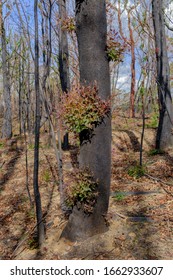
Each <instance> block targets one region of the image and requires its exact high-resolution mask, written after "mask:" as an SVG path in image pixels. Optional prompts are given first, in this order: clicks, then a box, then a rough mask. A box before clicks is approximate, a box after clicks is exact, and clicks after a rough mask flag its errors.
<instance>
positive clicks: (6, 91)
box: [0, 1, 12, 139]
mask: <svg viewBox="0 0 173 280" xmlns="http://www.w3.org/2000/svg"><path fill="white" fill-rule="evenodd" d="M2 5H3V4H2V1H1V2H0V21H1V46H2V76H3V99H4V116H3V126H2V138H7V139H8V138H11V137H12V112H11V93H10V79H9V78H10V77H9V71H8V61H7V46H6V34H5V27H4V20H3V12H2Z"/></svg>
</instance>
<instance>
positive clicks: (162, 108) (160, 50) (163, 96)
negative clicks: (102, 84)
mask: <svg viewBox="0 0 173 280" xmlns="http://www.w3.org/2000/svg"><path fill="white" fill-rule="evenodd" d="M162 2H163V1H162V0H153V1H152V13H153V24H154V31H155V46H156V59H157V87H158V97H159V114H160V115H159V126H158V130H157V135H156V149H165V148H168V147H169V146H172V145H173V134H172V127H173V126H172V124H173V106H172V97H171V92H170V74H169V62H168V55H167V46H166V35H165V26H164V15H163V3H162Z"/></svg>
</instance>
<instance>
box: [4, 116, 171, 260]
mask: <svg viewBox="0 0 173 280" xmlns="http://www.w3.org/2000/svg"><path fill="white" fill-rule="evenodd" d="M141 124H142V121H141V120H140V119H137V118H136V119H128V118H125V117H124V116H118V117H116V118H115V119H114V120H113V125H112V128H113V131H112V181H111V196H110V205H109V212H108V214H107V223H108V224H109V226H108V231H107V232H106V233H104V234H99V236H98V235H97V236H93V237H90V238H88V239H87V240H84V241H82V242H75V243H72V242H69V241H68V240H65V239H63V238H60V235H61V232H62V230H63V228H64V226H65V225H66V223H67V219H66V218H65V217H64V216H63V214H62V212H61V209H60V197H59V192H58V169H57V164H56V160H55V155H54V150H53V148H52V147H51V146H49V145H48V144H49V139H48V137H47V136H46V135H45V134H42V135H41V149H40V174H39V184H40V192H41V197H42V208H43V213H44V221H45V226H46V240H45V242H44V245H43V246H42V248H40V249H38V248H36V242H35V224H36V220H35V213H34V210H33V208H32V207H31V206H30V201H29V198H28V192H27V188H26V187H27V180H26V146H25V141H24V138H23V137H19V136H18V137H14V139H13V140H14V141H12V142H10V143H7V142H5V141H4V142H3V141H0V224H1V227H0V259H6V260H7V259H48V260H51V259H52V260H53V259H60V260H61V259H94V260H96V259H107V260H109V259H110V260H113V259H117V260H120V259H123V260H138V259H142V260H152V259H156V260H157V259H173V212H172V209H173V199H172V197H173V177H172V174H173V164H172V162H173V151H171V150H168V151H166V152H164V153H161V154H156V155H151V152H150V151H154V150H153V149H154V139H155V129H152V128H146V129H145V136H144V145H143V166H144V168H143V169H144V174H143V176H141V177H138V176H136V177H135V176H132V174H131V172H130V170H132V167H134V166H137V165H138V163H139V150H140V138H141V130H142V127H141ZM72 144H75V143H72ZM77 150H78V148H77V147H76V146H75V145H72V146H71V148H70V149H69V151H64V152H63V171H64V178H65V183H66V184H70V181H71V180H72V179H71V172H72V171H73V168H74V167H75V165H76V159H77ZM27 152H28V173H29V177H28V183H29V189H30V193H31V197H32V200H33V190H32V180H33V176H32V174H33V156H34V151H33V145H31V144H28V145H27Z"/></svg>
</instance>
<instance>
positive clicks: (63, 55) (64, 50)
mask: <svg viewBox="0 0 173 280" xmlns="http://www.w3.org/2000/svg"><path fill="white" fill-rule="evenodd" d="M59 16H60V20H61V26H60V33H59V73H60V81H61V88H62V91H63V92H64V93H67V92H68V90H69V89H70V76H69V52H68V39H67V31H66V30H63V29H62V21H63V20H65V19H66V0H59ZM68 146H69V140H68V133H66V134H65V135H64V141H63V149H64V150H67V149H68Z"/></svg>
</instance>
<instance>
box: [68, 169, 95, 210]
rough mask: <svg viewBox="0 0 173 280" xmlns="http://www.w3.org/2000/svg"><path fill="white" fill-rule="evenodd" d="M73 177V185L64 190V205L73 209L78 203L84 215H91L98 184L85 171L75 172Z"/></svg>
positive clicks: (87, 171)
mask: <svg viewBox="0 0 173 280" xmlns="http://www.w3.org/2000/svg"><path fill="white" fill-rule="evenodd" d="M74 176H75V183H74V184H73V185H72V186H71V187H68V188H67V189H66V204H67V205H68V207H71V208H73V207H74V206H75V205H78V204H79V203H80V204H81V205H82V206H83V209H84V211H85V212H86V213H88V214H89V213H92V211H93V206H94V204H95V203H96V198H97V195H98V193H97V187H98V183H97V182H96V181H95V180H94V179H93V176H92V174H91V173H90V172H89V170H87V169H84V170H80V171H77V172H76V173H75V175H74Z"/></svg>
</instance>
